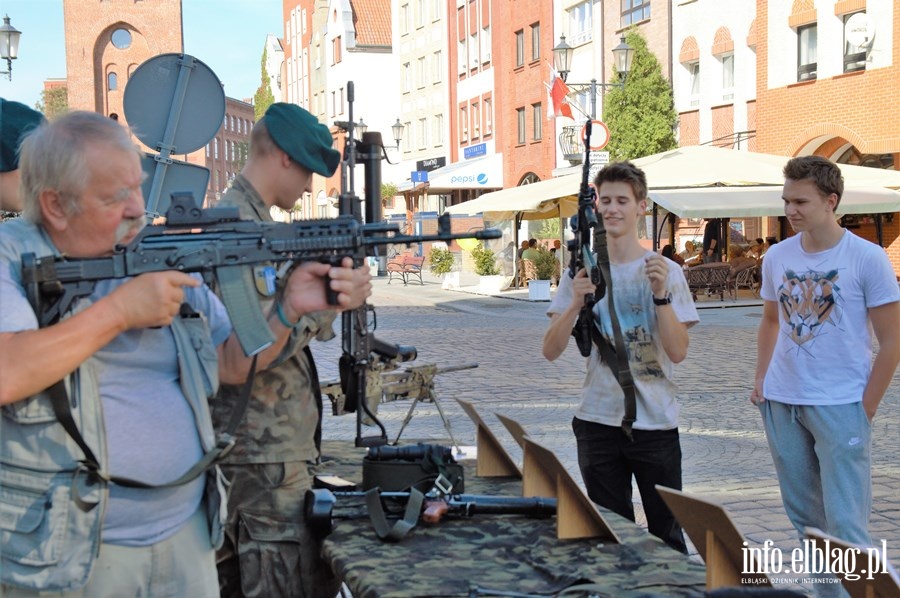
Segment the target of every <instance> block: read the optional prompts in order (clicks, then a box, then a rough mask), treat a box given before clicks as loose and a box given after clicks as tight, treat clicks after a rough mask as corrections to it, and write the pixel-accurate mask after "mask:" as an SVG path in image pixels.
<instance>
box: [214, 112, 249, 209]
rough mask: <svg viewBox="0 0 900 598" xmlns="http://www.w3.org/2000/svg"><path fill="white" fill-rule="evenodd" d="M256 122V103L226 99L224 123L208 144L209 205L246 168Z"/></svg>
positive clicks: (216, 199)
mask: <svg viewBox="0 0 900 598" xmlns="http://www.w3.org/2000/svg"><path fill="white" fill-rule="evenodd" d="M253 122H254V121H253V104H249V103H247V102H242V101H240V100H236V99H234V98H229V97H226V98H225V118H224V119H223V122H222V126H221V127H219V130H218V131H216V135H215V137H213V138H212V139H211V140H210V142H209V143H207V144H206V168H208V169H209V186H208V187H207V189H206V202H207V204H210V205H213V204H215V202H216V201H218V199H219V197H220V196H221V195H222V193H224V192H225V189H227V188H228V185H229V183H231V181H233V180H234V177H235V176H236V175H237V174H238V173H239V172H240V171H241V168H243V167H244V163H245V162H246V161H247V156H248V152H249V150H250V130H251V129H252V128H253Z"/></svg>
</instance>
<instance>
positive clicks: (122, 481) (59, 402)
mask: <svg viewBox="0 0 900 598" xmlns="http://www.w3.org/2000/svg"><path fill="white" fill-rule="evenodd" d="M255 376H256V357H255V356H254V357H253V361H252V362H251V364H250V373H249V374H248V376H247V380H246V382H244V387H243V388H242V390H241V396H240V400H239V401H238V402H237V404H236V405H235V408H234V411H233V412H232V413H231V419H230V420H229V421H228V426H227V427H226V429H225V432H223V433H222V434H221V435H219V437H218V439H217V440H216V445H215V446H214V447H213V448H211V449H210V450H208V451H207V452H206V454H204V455H203V457H201V459H200V460H199V461H197V462H196V463H194V465H193V466H191V468H190V469H189V470H187V471H186V472H185V473H184V474H182V475H181V476H180V477H179V478H178V479H176V480H172V481H171V482H166V483H163V484H149V483H147V482H142V481H140V480H132V479H130V478H125V477H120V476H113V475H108V474H106V473H103V472H102V468H101V467H100V462H99V460H98V459H97V457H96V456H95V455H94V451H92V450H91V447H89V446H88V444H87V442H86V441H85V440H84V437H83V436H82V435H81V432H79V430H78V425H77V424H76V423H75V419H74V418H73V417H72V409H71V407H70V406H69V396H68V393H67V392H66V386H65V383H64V382H63V381H62V380H59V381H58V382H56V383H54V384H53V385H52V386H50V387H49V388H48V389H47V394H48V395H49V397H50V404H51V405H52V407H53V413H54V415H56V419H57V420H58V421H59V423H60V425H62V427H63V429H65V431H66V432H67V433H68V434H69V436H71V437H72V440H74V441H75V444H77V445H78V447H79V448H80V449H81V451H82V452H83V453H84V458H83V459H82V460H81V463H82V465H83V467H84V468H85V469H87V470H88V472H89V473H90V474H91V475H94V476H96V477H98V478H100V479H102V480H105V481H108V482H112V483H114V484H118V485H119V486H125V487H127V488H174V487H175V486H181V485H183V484H187V483H188V482H190V481H192V480H194V479H195V478H197V477H198V476H200V475H201V474H203V473H204V472H205V471H206V470H207V469H209V468H211V467H213V466H214V465H216V464H217V463H218V462H219V461H221V460H222V459H224V458H225V456H226V455H228V453H230V452H231V449H232V448H234V442H235V440H234V432H235V430H237V427H238V425H239V424H240V423H241V420H242V419H243V418H244V412H245V411H246V410H247V404H248V403H249V402H250V390H251V388H252V387H253V379H254V378H255ZM73 496H74V498H75V502H76V504H77V505H78V507H79V508H80V509H82V510H83V511H89V510H91V509H93V508H94V507H95V506H96V503H92V504H88V503H85V502H83V501H81V500H80V499H79V498H78V496H77V493H73Z"/></svg>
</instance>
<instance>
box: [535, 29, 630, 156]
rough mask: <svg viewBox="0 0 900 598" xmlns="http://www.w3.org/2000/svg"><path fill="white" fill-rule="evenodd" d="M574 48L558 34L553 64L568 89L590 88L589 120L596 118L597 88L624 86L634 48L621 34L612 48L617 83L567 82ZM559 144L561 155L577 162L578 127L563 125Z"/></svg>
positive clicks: (580, 89)
mask: <svg viewBox="0 0 900 598" xmlns="http://www.w3.org/2000/svg"><path fill="white" fill-rule="evenodd" d="M574 53H575V48H573V47H572V46H570V45H569V44H567V43H566V36H565V35H560V36H559V43H558V44H557V45H556V47H555V48H553V66H554V67H555V68H556V70H557V72H559V77H560V78H561V79H562V80H563V82H564V83H565V84H566V86H568V87H569V89H571V90H573V91H576V92H582V91H585V90H590V94H591V114H590V118H591V120H594V119H595V118H597V88H598V87H603V88H612V87H625V80H626V79H627V78H628V72H629V71H630V70H631V60H632V58H633V57H634V48H632V47H631V46H629V45H628V43H627V42H626V41H625V36H622V37H621V38H620V41H619V45H618V46H616V47H615V48H613V49H612V53H613V60H614V61H615V66H616V72H618V73H619V76H620V78H621V81H620V82H619V83H597V79H591V82H590V83H569V82H568V81H566V79H567V78H568V77H569V72H570V68H571V66H572V55H573V54H574ZM559 145H560V148H561V149H562V152H563V155H564V156H565V158H566V159H567V160H569V161H570V162H577V161H579V160H580V159H581V155H580V152H579V150H578V146H579V142H578V127H577V126H565V127H563V132H562V133H560V135H559Z"/></svg>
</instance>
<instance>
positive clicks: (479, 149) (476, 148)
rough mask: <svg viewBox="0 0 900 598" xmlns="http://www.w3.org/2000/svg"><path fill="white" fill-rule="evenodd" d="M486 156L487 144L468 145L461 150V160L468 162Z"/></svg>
mask: <svg viewBox="0 0 900 598" xmlns="http://www.w3.org/2000/svg"><path fill="white" fill-rule="evenodd" d="M485 154H487V144H486V143H479V144H478V145H470V146H469V147H464V148H463V158H465V159H466V160H469V159H471V158H477V157H478V156H484V155H485Z"/></svg>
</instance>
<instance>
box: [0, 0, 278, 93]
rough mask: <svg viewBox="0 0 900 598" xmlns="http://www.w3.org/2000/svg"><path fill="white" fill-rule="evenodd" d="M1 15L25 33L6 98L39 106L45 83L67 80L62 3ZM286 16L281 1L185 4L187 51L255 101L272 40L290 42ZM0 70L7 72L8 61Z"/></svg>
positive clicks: (5, 7)
mask: <svg viewBox="0 0 900 598" xmlns="http://www.w3.org/2000/svg"><path fill="white" fill-rule="evenodd" d="M78 1H87V2H90V1H96V0H78ZM0 14H5V15H9V18H10V25H12V26H13V27H15V28H16V29H18V30H19V31H21V32H22V36H21V38H20V40H19V57H18V58H17V59H16V60H13V61H12V81H9V80H8V79H7V78H6V76H0V97H3V98H6V99H8V100H16V101H19V102H22V103H23V104H27V105H28V106H34V105H35V103H36V102H38V101H39V100H40V97H41V90H42V89H43V86H44V80H45V79H56V78H65V76H66V44H65V35H64V29H63V8H62V0H2V1H0ZM281 14H282V1H281V0H182V21H183V27H184V51H185V53H187V54H190V55H191V56H194V57H195V58H197V59H199V60H200V61H202V62H204V63H206V65H207V66H209V67H210V68H211V69H212V71H213V72H214V73H215V74H216V76H218V77H219V79H220V80H221V81H222V83H223V84H224V85H225V95H227V96H228V97H232V98H237V99H239V100H243V99H245V98H251V97H253V94H254V93H256V88H257V87H259V81H260V70H259V69H260V59H261V58H262V52H263V46H264V44H265V41H266V35H268V34H269V33H273V34H275V35H277V36H278V37H283V36H284V23H283V22H282V19H281ZM0 67H2V68H0V70H3V71H5V70H6V61H0Z"/></svg>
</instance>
